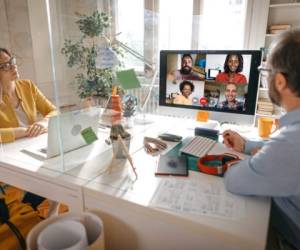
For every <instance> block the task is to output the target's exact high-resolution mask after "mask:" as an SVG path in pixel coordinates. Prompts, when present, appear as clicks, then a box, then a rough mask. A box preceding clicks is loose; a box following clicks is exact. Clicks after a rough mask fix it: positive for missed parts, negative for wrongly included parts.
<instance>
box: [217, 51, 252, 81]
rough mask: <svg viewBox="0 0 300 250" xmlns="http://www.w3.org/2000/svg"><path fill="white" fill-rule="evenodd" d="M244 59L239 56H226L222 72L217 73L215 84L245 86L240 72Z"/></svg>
mask: <svg viewBox="0 0 300 250" xmlns="http://www.w3.org/2000/svg"><path fill="white" fill-rule="evenodd" d="M243 64H244V59H243V56H242V55H240V54H228V55H227V56H226V59H225V62H224V72H222V73H219V74H218V75H217V77H216V82H219V83H236V84H246V83H247V79H246V77H245V76H244V75H243V74H241V73H240V72H242V71H243Z"/></svg>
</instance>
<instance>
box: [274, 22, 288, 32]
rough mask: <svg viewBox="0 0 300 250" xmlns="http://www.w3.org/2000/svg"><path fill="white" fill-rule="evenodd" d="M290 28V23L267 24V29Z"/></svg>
mask: <svg viewBox="0 0 300 250" xmlns="http://www.w3.org/2000/svg"><path fill="white" fill-rule="evenodd" d="M289 28H291V25H290V24H273V25H270V26H269V30H270V31H271V30H285V29H289Z"/></svg>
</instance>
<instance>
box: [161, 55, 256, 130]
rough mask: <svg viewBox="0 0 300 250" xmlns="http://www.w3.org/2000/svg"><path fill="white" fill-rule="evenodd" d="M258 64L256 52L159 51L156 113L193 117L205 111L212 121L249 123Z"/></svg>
mask: <svg viewBox="0 0 300 250" xmlns="http://www.w3.org/2000/svg"><path fill="white" fill-rule="evenodd" d="M260 62H261V51H259V50H184V51H183V50H163V51H161V52H160V79H159V105H160V107H159V111H160V113H163V114H169V115H178V116H181V115H183V116H190V117H194V118H195V117H196V113H197V111H198V110H208V111H210V119H213V120H218V121H220V122H231V123H232V122H233V123H238V124H252V123H253V120H254V114H255V108H256V101H257V92H258V82H259V81H258V80H259V72H258V70H257V67H258V66H259V65H260ZM232 73H234V74H232Z"/></svg>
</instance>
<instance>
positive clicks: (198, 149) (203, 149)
mask: <svg viewBox="0 0 300 250" xmlns="http://www.w3.org/2000/svg"><path fill="white" fill-rule="evenodd" d="M216 143H217V142H216V141H214V140H212V139H209V138H206V137H202V136H195V137H194V138H193V139H192V140H191V141H190V142H188V143H187V144H185V145H184V146H183V147H182V148H181V149H180V152H182V153H185V154H189V155H193V156H196V157H199V158H200V157H203V156H205V155H206V154H207V153H208V152H209V151H210V150H211V149H212V148H213V146H214V145H215V144H216Z"/></svg>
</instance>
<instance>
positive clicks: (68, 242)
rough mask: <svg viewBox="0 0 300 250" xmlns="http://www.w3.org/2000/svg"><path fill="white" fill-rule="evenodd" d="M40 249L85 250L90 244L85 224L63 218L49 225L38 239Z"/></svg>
mask: <svg viewBox="0 0 300 250" xmlns="http://www.w3.org/2000/svg"><path fill="white" fill-rule="evenodd" d="M37 245H38V250H83V249H86V248H87V246H88V238H87V233H86V229H85V227H84V225H83V224H82V223H80V222H79V221H75V220H61V221H59V222H55V223H53V224H50V225H48V226H47V227H46V228H44V230H42V231H41V232H40V234H39V236H38V239H37Z"/></svg>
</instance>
